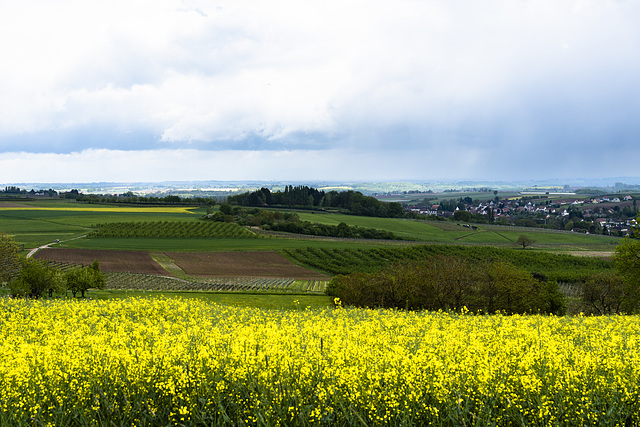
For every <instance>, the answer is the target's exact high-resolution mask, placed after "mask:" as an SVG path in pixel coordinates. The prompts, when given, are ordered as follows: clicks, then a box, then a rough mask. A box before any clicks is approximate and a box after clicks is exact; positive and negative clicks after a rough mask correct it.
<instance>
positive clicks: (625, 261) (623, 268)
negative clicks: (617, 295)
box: [613, 215, 640, 289]
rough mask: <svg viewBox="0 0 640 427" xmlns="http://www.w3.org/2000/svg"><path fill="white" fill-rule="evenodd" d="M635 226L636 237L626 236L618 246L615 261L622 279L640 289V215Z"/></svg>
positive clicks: (614, 256) (634, 233)
mask: <svg viewBox="0 0 640 427" xmlns="http://www.w3.org/2000/svg"><path fill="white" fill-rule="evenodd" d="M636 221H637V222H636V225H635V226H634V227H632V228H633V235H634V236H635V237H634V238H631V237H625V238H624V239H623V240H622V243H621V244H619V245H618V246H617V247H616V252H615V254H614V255H613V261H614V262H615V264H616V271H617V272H618V274H619V275H620V276H621V277H622V279H623V280H624V281H625V282H626V283H628V284H630V285H632V286H634V287H635V288H637V289H640V239H638V237H640V215H638V219H637V220H636Z"/></svg>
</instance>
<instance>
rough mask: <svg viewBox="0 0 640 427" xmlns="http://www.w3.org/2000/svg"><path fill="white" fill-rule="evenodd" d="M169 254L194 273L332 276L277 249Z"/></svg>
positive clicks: (297, 276)
mask: <svg viewBox="0 0 640 427" xmlns="http://www.w3.org/2000/svg"><path fill="white" fill-rule="evenodd" d="M165 255H167V256H168V257H170V258H171V259H173V260H174V261H175V263H176V264H177V265H178V266H179V267H180V268H182V270H184V272H185V273H187V274H189V275H193V276H216V277H292V278H296V279H299V280H309V279H317V280H329V279H330V278H331V277H330V276H327V275H324V274H322V273H318V272H316V271H313V270H309V269H307V268H304V267H300V266H299V265H296V264H294V263H292V262H291V261H289V260H288V259H287V258H285V257H284V256H282V255H280V254H279V253H277V252H265V251H256V252H200V253H182V252H167V253H165Z"/></svg>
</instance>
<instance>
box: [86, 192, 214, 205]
mask: <svg viewBox="0 0 640 427" xmlns="http://www.w3.org/2000/svg"><path fill="white" fill-rule="evenodd" d="M75 199H76V201H77V202H81V203H116V204H136V205H190V206H193V205H198V206H214V205H215V204H216V201H215V200H214V199H212V198H207V197H180V196H171V195H170V196H165V197H155V196H149V197H145V196H137V195H135V194H134V193H133V192H131V191H128V192H126V193H123V194H77V195H76V196H75Z"/></svg>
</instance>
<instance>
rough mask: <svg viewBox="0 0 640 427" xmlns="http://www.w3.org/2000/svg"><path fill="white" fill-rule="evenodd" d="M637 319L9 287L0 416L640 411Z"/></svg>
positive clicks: (408, 416)
mask: <svg viewBox="0 0 640 427" xmlns="http://www.w3.org/2000/svg"><path fill="white" fill-rule="evenodd" d="M639 320H640V318H639V317H637V316H614V317H582V316H578V317H547V316H538V315H535V316H502V315H492V316H480V315H473V314H469V313H442V312H440V313H429V312H404V311H389V310H365V309H345V308H336V309H320V310H315V309H314V310H309V309H304V308H301V309H300V310H291V311H284V310H262V309H255V308H237V307H228V306H220V305H216V304H212V303H207V302H202V301H199V300H192V299H189V300H186V299H185V300H181V299H168V298H167V299H126V300H109V301H78V300H48V301H26V300H13V299H7V298H3V299H0V424H1V425H20V424H23V425H111V424H113V425H181V424H183V425H245V424H246V425H380V424H389V425H420V426H421V425H429V424H434V425H486V424H490V423H495V424H498V425H625V424H627V425H636V424H638V422H639V420H640V396H639V395H638V394H639V389H640V377H639V373H640V322H639Z"/></svg>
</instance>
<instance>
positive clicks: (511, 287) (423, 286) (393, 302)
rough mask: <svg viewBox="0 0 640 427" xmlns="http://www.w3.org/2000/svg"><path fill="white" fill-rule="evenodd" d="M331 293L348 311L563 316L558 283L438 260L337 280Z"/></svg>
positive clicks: (491, 265) (511, 270)
mask: <svg viewBox="0 0 640 427" xmlns="http://www.w3.org/2000/svg"><path fill="white" fill-rule="evenodd" d="M327 293H328V294H329V295H331V296H335V297H339V298H340V300H341V301H342V302H343V303H344V304H346V305H354V306H358V307H385V308H406V309H416V310H419V309H427V310H439V309H442V310H448V309H454V310H460V309H462V308H463V307H467V308H468V309H469V310H472V311H482V312H485V313H495V312H497V311H500V312H503V313H509V314H512V313H527V312H544V313H554V314H563V313H564V310H565V307H566V305H565V302H564V295H563V294H562V293H560V292H559V290H558V285H557V283H555V282H551V281H544V280H538V279H536V278H534V277H533V275H532V274H531V273H529V272H527V271H525V270H523V269H520V268H518V267H515V266H514V265H511V264H509V263H506V262H487V261H480V262H472V261H470V260H469V259H465V258H461V257H453V256H434V257H431V258H427V259H426V260H424V261H422V262H417V261H403V262H400V263H396V264H393V265H392V266H390V267H387V268H385V269H383V270H381V271H380V272H377V273H352V274H349V275H338V276H336V277H334V279H333V280H332V281H331V282H330V283H329V285H328V286H327Z"/></svg>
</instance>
